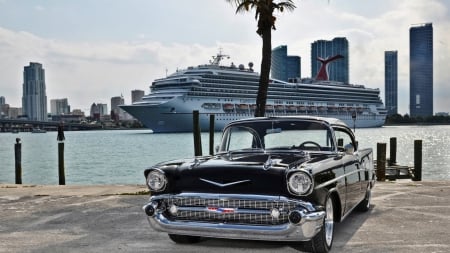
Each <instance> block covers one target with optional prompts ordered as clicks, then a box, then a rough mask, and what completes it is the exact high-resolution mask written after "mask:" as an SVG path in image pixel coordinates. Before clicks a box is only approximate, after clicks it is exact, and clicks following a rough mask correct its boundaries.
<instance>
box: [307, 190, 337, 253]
mask: <svg viewBox="0 0 450 253" xmlns="http://www.w3.org/2000/svg"><path fill="white" fill-rule="evenodd" d="M325 212H326V214H325V219H324V220H323V225H322V228H321V229H320V231H319V233H317V235H315V236H314V237H313V239H311V241H310V250H311V251H312V252H317V253H326V252H329V251H330V249H331V245H332V244H333V238H334V203H333V199H332V198H331V197H330V196H328V197H327V200H326V202H325Z"/></svg>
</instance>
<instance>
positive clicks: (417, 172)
mask: <svg viewBox="0 0 450 253" xmlns="http://www.w3.org/2000/svg"><path fill="white" fill-rule="evenodd" d="M412 180H413V181H422V140H414V177H413V179H412Z"/></svg>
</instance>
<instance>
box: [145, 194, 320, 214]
mask: <svg viewBox="0 0 450 253" xmlns="http://www.w3.org/2000/svg"><path fill="white" fill-rule="evenodd" d="M168 198H170V199H176V198H199V199H219V200H229V199H242V200H261V201H283V202H294V203H296V204H297V205H299V206H302V207H304V208H305V209H306V210H308V211H309V212H314V211H316V209H315V208H314V206H313V205H312V204H311V203H310V202H306V201H303V200H299V199H291V198H286V197H284V196H272V195H251V194H245V195H243V194H215V193H194V192H193V193H180V194H176V195H173V194H161V195H156V196H151V197H150V199H149V201H150V202H151V201H153V200H155V201H157V200H160V199H168Z"/></svg>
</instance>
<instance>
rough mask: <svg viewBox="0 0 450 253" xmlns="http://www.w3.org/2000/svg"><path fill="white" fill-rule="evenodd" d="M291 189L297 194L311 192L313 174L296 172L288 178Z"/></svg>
mask: <svg viewBox="0 0 450 253" xmlns="http://www.w3.org/2000/svg"><path fill="white" fill-rule="evenodd" d="M287 183H288V187H289V191H290V192H291V193H292V194H295V195H305V194H309V193H310V191H311V189H312V185H313V182H312V178H311V176H310V175H309V174H308V173H306V172H303V171H298V172H294V173H292V174H291V175H289V178H288V182H287Z"/></svg>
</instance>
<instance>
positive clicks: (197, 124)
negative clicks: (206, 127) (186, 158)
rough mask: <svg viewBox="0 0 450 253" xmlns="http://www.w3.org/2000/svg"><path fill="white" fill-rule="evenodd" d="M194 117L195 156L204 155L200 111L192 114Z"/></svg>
mask: <svg viewBox="0 0 450 253" xmlns="http://www.w3.org/2000/svg"><path fill="white" fill-rule="evenodd" d="M192 117H193V133H194V153H195V156H201V155H202V137H201V135H200V132H201V129H200V114H199V112H198V111H193V112H192Z"/></svg>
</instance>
